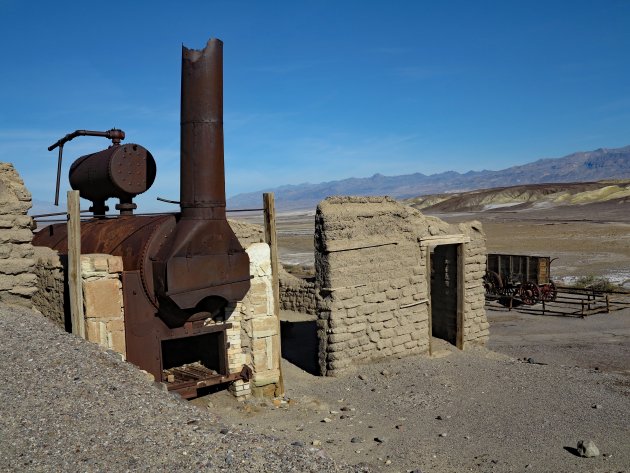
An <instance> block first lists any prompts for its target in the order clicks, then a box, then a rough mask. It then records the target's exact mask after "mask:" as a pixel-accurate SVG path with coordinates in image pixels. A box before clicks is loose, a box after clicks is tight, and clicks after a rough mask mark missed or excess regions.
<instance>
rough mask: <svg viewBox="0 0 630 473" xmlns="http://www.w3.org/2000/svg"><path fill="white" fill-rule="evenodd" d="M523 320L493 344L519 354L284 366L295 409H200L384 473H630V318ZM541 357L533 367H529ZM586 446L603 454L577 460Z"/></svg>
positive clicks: (228, 403)
mask: <svg viewBox="0 0 630 473" xmlns="http://www.w3.org/2000/svg"><path fill="white" fill-rule="evenodd" d="M512 316H513V314H489V318H490V320H491V340H492V334H493V333H494V332H499V333H500V334H501V335H502V337H503V338H501V339H500V343H499V344H498V345H501V346H500V347H499V346H498V347H497V348H495V349H498V350H500V349H502V348H508V350H509V354H507V355H506V354H503V353H498V352H495V351H490V350H485V349H473V350H467V351H466V352H460V351H458V350H456V349H455V348H454V347H452V346H450V345H448V344H446V342H443V341H441V340H437V339H434V346H435V347H436V349H435V356H434V357H433V358H428V357H423V356H413V357H407V358H403V359H399V360H390V361H387V362H381V363H373V364H370V365H366V366H362V367H358V368H357V369H356V371H354V372H352V373H349V374H348V375H347V376H344V377H340V378H318V377H314V376H311V375H309V374H308V373H305V372H303V371H301V370H299V369H298V368H296V367H295V366H293V365H291V364H290V363H286V362H285V363H284V365H283V366H284V376H285V380H286V381H285V383H286V386H287V394H288V396H289V398H290V401H289V402H287V403H281V404H280V405H279V406H275V405H274V404H273V403H271V402H269V401H266V402H265V401H263V402H261V401H257V400H252V401H249V402H247V403H245V404H237V403H235V402H234V401H233V400H232V399H230V397H229V396H228V395H226V394H225V393H217V394H214V395H212V396H209V397H207V398H204V399H199V400H196V401H195V403H196V404H198V405H200V406H204V405H208V403H209V404H210V409H216V408H217V407H219V408H220V409H221V411H222V412H223V416H224V419H225V420H226V421H228V422H231V423H232V424H233V425H235V426H239V427H243V426H249V427H252V428H255V429H260V430H262V429H269V428H270V426H272V427H271V428H273V429H274V435H278V436H281V437H284V438H286V439H287V441H300V442H302V443H304V444H305V445H312V444H313V443H315V444H316V445H319V444H320V443H321V445H323V446H324V448H325V449H326V450H327V451H328V452H330V454H331V455H332V456H333V458H335V459H338V460H340V461H344V462H346V463H350V464H356V463H358V462H364V464H366V465H369V466H370V467H371V468H373V469H375V470H377V469H382V470H384V471H392V472H394V471H396V472H399V471H403V472H404V471H422V472H425V473H427V472H432V473H436V472H437V473H439V472H445V473H446V472H464V471H475V472H527V471H533V472H555V473H557V472H566V473H579V472H589V473H591V472H630V377H629V376H628V371H627V370H629V369H630V359H629V358H628V354H629V353H630V351H629V350H628V346H629V341H630V310H628V311H625V312H623V313H622V312H617V313H615V314H603V315H601V316H598V317H597V318H587V319H584V320H581V319H580V320H575V319H558V318H555V317H551V318H550V317H538V318H537V320H536V321H531V320H530V321H529V323H525V322H522V323H517V324H514V323H504V322H506V321H505V319H504V318H503V317H512ZM525 317H529V318H530V319H531V318H532V316H531V315H529V316H525ZM580 322H582V324H580ZM499 326H500V327H501V330H499ZM597 330H601V331H603V332H608V331H614V332H619V333H620V334H621V335H620V336H617V337H610V336H608V339H610V340H609V343H608V342H606V341H605V340H606V336H602V337H599V338H598V337H594V335H593V334H594V332H596V331H597ZM564 332H570V333H571V336H570V337H569V336H562V334H563V333H564ZM554 333H555V335H554ZM507 337H512V339H511V341H510V343H516V344H517V345H516V346H515V347H513V346H511V344H510V343H505V342H506V341H507V340H508V338H507ZM567 339H569V341H570V343H573V344H575V342H576V341H577V340H580V341H581V342H582V343H581V344H580V345H579V346H578V345H570V344H566V342H567ZM589 339H592V340H591V342H590V345H591V346H592V345H594V344H598V345H600V346H599V348H598V349H597V350H593V351H592V352H591V353H594V354H596V355H597V360H596V363H598V364H601V366H594V367H593V366H592V364H591V363H592V361H594V360H585V359H584V357H583V356H582V355H581V354H580V352H581V350H582V349H583V348H584V347H585V346H589V342H588V340H589ZM523 340H524V341H523ZM568 345H570V346H568ZM574 346H575V348H574ZM534 350H535V355H532V354H531V353H532V352H533V351H534ZM510 355H511V356H510ZM558 355H560V356H558ZM530 357H533V360H532V361H534V363H529V362H525V361H523V358H530ZM518 358H521V359H520V360H519V359H518ZM587 361H588V363H587ZM539 362H541V363H547V364H538V363H539ZM606 366H609V367H611V371H607V370H606V369H605V367H606ZM602 367H604V368H602ZM596 368H597V369H596ZM624 368H625V369H624ZM624 372H625V373H626V374H624ZM587 439H591V440H593V441H594V442H595V444H596V445H597V446H598V447H599V450H600V452H601V455H599V456H598V457H596V458H581V457H578V456H576V455H575V447H576V446H577V443H578V441H579V440H587Z"/></svg>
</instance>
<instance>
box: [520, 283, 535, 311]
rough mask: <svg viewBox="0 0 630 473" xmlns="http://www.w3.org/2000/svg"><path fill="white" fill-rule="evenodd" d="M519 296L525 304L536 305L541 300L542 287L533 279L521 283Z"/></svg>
mask: <svg viewBox="0 0 630 473" xmlns="http://www.w3.org/2000/svg"><path fill="white" fill-rule="evenodd" d="M518 296H519V298H520V299H521V300H522V301H523V304H527V305H534V304H536V303H537V302H540V288H539V287H538V286H537V285H536V283H533V282H531V281H527V282H526V283H523V284H521V287H519V289H518Z"/></svg>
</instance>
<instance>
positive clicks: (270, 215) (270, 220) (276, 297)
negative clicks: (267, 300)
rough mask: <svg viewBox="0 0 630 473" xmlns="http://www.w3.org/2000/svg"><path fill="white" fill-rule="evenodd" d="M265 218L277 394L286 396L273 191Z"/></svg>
mask: <svg viewBox="0 0 630 473" xmlns="http://www.w3.org/2000/svg"><path fill="white" fill-rule="evenodd" d="M263 207H264V209H265V211H264V219H265V241H266V242H267V244H268V245H269V249H270V255H271V278H272V279H271V280H272V282H271V284H272V287H273V311H274V316H275V317H276V322H277V324H276V327H277V328H276V330H277V332H278V335H277V337H278V338H277V343H274V344H273V357H274V359H276V360H278V372H279V377H278V385H277V389H276V393H275V394H276V396H284V378H283V376H282V347H281V346H280V338H281V337H280V279H279V273H278V235H277V232H276V205H275V200H274V195H273V192H266V193H264V194H263Z"/></svg>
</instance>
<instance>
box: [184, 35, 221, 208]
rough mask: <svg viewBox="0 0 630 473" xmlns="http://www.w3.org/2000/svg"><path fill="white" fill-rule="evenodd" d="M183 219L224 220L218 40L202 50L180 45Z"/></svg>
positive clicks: (219, 44)
mask: <svg viewBox="0 0 630 473" xmlns="http://www.w3.org/2000/svg"><path fill="white" fill-rule="evenodd" d="M180 159H181V180H180V205H181V210H182V218H184V219H185V218H193V219H195V218H210V219H220V218H225V178H224V176H225V171H224V163H223V42H222V41H221V40H219V39H211V40H209V41H208V44H206V47H205V48H204V49H202V50H199V51H198V50H195V49H188V48H186V47H185V46H182V90H181V157H180Z"/></svg>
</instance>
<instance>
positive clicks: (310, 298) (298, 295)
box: [280, 270, 317, 315]
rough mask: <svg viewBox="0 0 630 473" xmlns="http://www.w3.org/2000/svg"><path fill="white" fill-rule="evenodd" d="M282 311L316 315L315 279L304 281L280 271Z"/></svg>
mask: <svg viewBox="0 0 630 473" xmlns="http://www.w3.org/2000/svg"><path fill="white" fill-rule="evenodd" d="M280 309H281V310H292V311H294V312H301V313H303V314H309V315H316V314H317V294H316V291H315V278H307V279H302V278H298V277H295V276H293V275H292V274H289V273H287V272H286V271H283V270H280Z"/></svg>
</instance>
